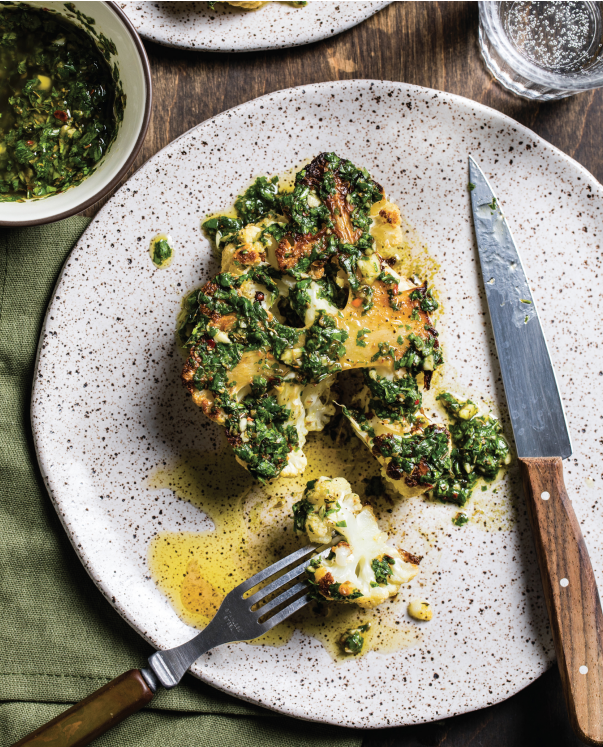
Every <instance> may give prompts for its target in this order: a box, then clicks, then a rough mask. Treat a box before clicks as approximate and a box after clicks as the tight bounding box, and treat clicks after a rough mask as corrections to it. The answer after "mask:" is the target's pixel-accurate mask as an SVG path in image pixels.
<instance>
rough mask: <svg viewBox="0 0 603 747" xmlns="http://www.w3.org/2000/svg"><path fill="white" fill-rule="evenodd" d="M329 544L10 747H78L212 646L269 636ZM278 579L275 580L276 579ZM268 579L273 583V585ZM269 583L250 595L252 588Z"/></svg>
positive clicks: (232, 598) (276, 567) (304, 600)
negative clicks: (192, 634)
mask: <svg viewBox="0 0 603 747" xmlns="http://www.w3.org/2000/svg"><path fill="white" fill-rule="evenodd" d="M332 544H333V541H331V542H329V543H328V544H324V545H322V546H318V545H315V544H313V545H307V546H306V547H302V548H301V549H299V550H296V551H295V552H292V553H291V554H290V555H287V557H285V558H282V559H281V560H278V561H277V562H276V563H273V564H272V565H270V566H268V568H264V570H263V571H260V572H259V573H256V574H255V575H253V576H251V578H248V579H247V580H246V581H243V583H242V584H239V585H238V586H236V587H235V588H234V589H233V590H232V591H231V592H229V593H228V594H227V595H226V596H225V597H224V600H223V602H222V604H221V605H220V608H219V609H218V611H217V613H216V615H215V617H214V618H213V619H212V621H211V622H210V623H209V625H207V627H206V628H204V629H203V630H202V631H201V632H200V633H198V634H197V635H196V636H195V637H194V638H191V640H190V641H187V642H186V643H183V644H182V645H180V646H176V647H175V648H171V649H168V650H166V651H156V652H155V653H154V654H152V656H150V657H149V660H148V667H146V668H143V669H131V670H130V671H129V672H125V673H124V674H122V675H120V676H119V677H116V678H115V679H114V680H112V681H111V682H109V683H108V684H106V685H105V686H104V687H101V688H100V690H96V691H95V692H93V693H92V694H91V695H89V696H88V697H87V698H85V699H84V700H82V701H81V702H80V703H76V705H74V706H73V707H72V708H70V709H69V710H68V711H65V713H62V714H60V715H59V716H57V717H56V718H55V719H53V720H52V721H49V722H48V723H47V724H45V725H44V726H40V727H39V728H38V729H36V731H34V732H32V733H31V734H28V735H27V736H26V737H23V739H21V740H20V741H19V742H16V743H15V744H14V745H13V747H25V745H27V747H34V746H35V747H42V745H44V747H82V745H85V744H89V743H90V742H91V741H92V740H93V739H96V737H98V736H100V735H101V734H104V732H106V731H107V730H108V729H110V728H111V727H112V726H115V724H118V723H120V721H123V720H124V719H125V718H127V717H128V716H130V715H132V714H133V713H136V711H139V710H140V709H141V708H143V707H144V706H145V705H147V703H149V702H150V701H151V700H152V699H153V696H154V695H155V693H156V692H157V690H158V688H159V686H160V685H161V686H163V687H165V688H167V689H170V688H172V687H175V686H176V685H177V684H178V683H179V682H180V680H181V679H182V678H183V677H184V674H185V673H186V671H187V669H188V668H189V667H190V666H192V664H193V663H194V662H195V661H196V660H197V659H198V658H199V657H200V656H201V655H202V654H204V653H206V652H207V651H209V650H210V649H212V648H215V647H216V646H221V645H222V644H224V643H233V642H235V641H247V640H252V639H254V638H258V637H259V636H261V635H263V634H264V633H267V632H268V631H269V630H272V628H274V627H275V625H278V624H279V623H281V622H283V620H286V619H287V618H288V617H290V616H291V615H293V614H294V613H295V612H297V611H298V610H301V609H302V608H303V607H305V606H306V605H307V604H309V603H310V602H311V601H312V598H311V595H310V592H309V589H308V585H307V583H306V582H305V581H303V580H301V578H302V577H303V576H304V575H305V572H306V567H307V564H308V561H309V560H310V559H311V558H312V557H313V556H315V555H321V554H322V555H324V554H325V553H326V551H327V550H328V549H329V548H330V547H331V545H332ZM274 577H276V578H274ZM271 579H272V580H271ZM264 582H268V583H267V584H265V585H264V586H262V587H261V588H260V589H258V590H257V591H255V592H254V593H253V594H249V592H251V591H252V590H253V589H254V587H256V586H259V585H260V584H264Z"/></svg>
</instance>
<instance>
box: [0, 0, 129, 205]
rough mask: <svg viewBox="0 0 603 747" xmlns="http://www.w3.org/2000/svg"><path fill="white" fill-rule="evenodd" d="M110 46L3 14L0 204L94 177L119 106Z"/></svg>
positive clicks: (19, 9)
mask: <svg viewBox="0 0 603 747" xmlns="http://www.w3.org/2000/svg"><path fill="white" fill-rule="evenodd" d="M93 23H94V21H93V20H92V19H88V24H87V25H91V24H93ZM99 38H100V37H99ZM101 41H102V40H101ZM107 45H109V46H111V47H112V45H111V43H110V42H109V41H108V40H105V42H104V43H102V44H99V47H100V48H102V53H101V51H100V48H97V45H96V44H95V42H94V41H93V39H91V38H90V36H89V35H88V34H87V33H85V32H84V31H82V30H81V29H78V28H77V27H76V26H75V25H73V24H71V23H69V22H68V21H65V20H64V19H63V18H59V17H58V16H57V15H55V14H53V13H51V12H50V11H48V10H41V9H40V10H37V9H32V8H30V7H27V6H10V7H4V8H2V9H0V201H3V202H15V201H23V200H26V199H30V198H35V197H46V196H48V195H52V194H56V193H58V192H63V191H65V190H66V189H69V188H70V187H73V186H76V185H77V184H80V183H81V182H82V181H83V180H84V179H85V178H86V177H87V176H89V175H90V174H91V173H92V172H93V171H94V170H95V168H96V165H97V164H98V162H99V161H100V160H101V159H102V157H103V155H104V154H105V153H106V152H107V150H108V149H109V147H110V146H111V143H112V142H113V140H114V138H115V136H116V133H117V128H118V121H119V119H120V118H121V116H122V106H123V99H122V97H121V94H120V95H119V96H117V95H116V82H115V80H114V76H115V72H116V71H114V72H113V73H112V71H111V68H110V67H109V65H108V63H107V61H106V59H105V57H109V51H113V49H111V50H108V48H107ZM103 55H104V56H103Z"/></svg>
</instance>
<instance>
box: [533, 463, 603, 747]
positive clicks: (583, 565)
mask: <svg viewBox="0 0 603 747" xmlns="http://www.w3.org/2000/svg"><path fill="white" fill-rule="evenodd" d="M519 461H520V464H521V472H522V478H523V483H524V493H525V497H526V503H527V507H528V515H529V517H530V524H531V525H532V534H533V536H534V544H535V545H536V553H537V555H538V564H539V566H540V576H541V578H542V586H543V589H544V596H545V599H546V604H547V609H548V612H549V620H550V621H551V628H552V632H553V639H554V641H555V651H556V653H557V664H558V666H559V673H560V675H561V682H562V683H563V689H564V692H565V699H566V703H567V707H568V711H569V717H570V721H571V723H572V725H573V727H574V729H575V731H576V733H577V734H578V736H579V737H580V738H581V739H583V740H584V741H585V742H586V743H587V744H594V745H601V744H603V613H602V612H601V602H600V600H599V592H598V591H597V584H596V581H595V576H594V573H593V569H592V566H591V563H590V558H589V556H588V550H587V549H586V545H585V543H584V538H583V537H582V531H581V530H580V525H579V524H578V521H577V519H576V515H575V514H574V509H573V508H572V504H571V501H570V499H569V497H568V495H567V492H566V490H565V484H564V482H563V464H562V461H561V458H560V457H552V458H546V459H542V458H539V459H520V460H519Z"/></svg>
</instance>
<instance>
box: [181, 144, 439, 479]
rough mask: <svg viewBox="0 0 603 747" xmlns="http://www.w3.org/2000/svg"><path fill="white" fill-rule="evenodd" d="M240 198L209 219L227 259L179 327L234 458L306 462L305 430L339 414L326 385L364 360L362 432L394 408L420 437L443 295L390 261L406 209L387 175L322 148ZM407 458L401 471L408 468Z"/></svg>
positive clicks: (190, 371) (193, 378)
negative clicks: (390, 196)
mask: <svg viewBox="0 0 603 747" xmlns="http://www.w3.org/2000/svg"><path fill="white" fill-rule="evenodd" d="M235 211H236V215H237V217H236V218H233V217H229V216H225V215H220V216H217V217H214V218H210V219H209V220H207V221H206V222H205V223H204V229H205V231H206V232H207V233H208V234H209V236H210V237H211V238H212V240H213V242H214V244H215V245H216V247H217V249H218V250H219V251H221V254H222V267H221V272H220V273H219V274H218V275H216V276H215V277H214V278H213V279H212V280H210V281H209V282H207V283H206V284H205V285H204V286H203V288H201V290H198V291H194V292H193V293H191V294H190V295H189V296H188V297H187V298H186V300H185V303H184V311H183V315H182V318H181V322H180V325H179V330H178V333H179V336H180V341H181V343H182V344H183V345H184V346H185V347H186V348H187V349H188V360H187V362H186V365H185V367H184V370H183V373H182V380H183V383H184V385H185V386H186V388H187V389H188V390H189V391H190V393H191V395H192V398H193V401H194V402H195V403H196V404H197V405H199V406H200V407H201V408H202V410H203V412H204V413H205V414H206V415H207V416H208V417H209V418H210V419H212V420H213V421H215V422H217V423H219V424H221V425H223V426H224V427H225V428H226V432H227V438H228V441H229V443H230V444H231V445H232V447H233V449H234V452H235V455H236V457H237V459H238V461H239V462H240V463H241V464H242V465H243V466H244V467H245V468H246V469H248V470H249V471H250V472H251V473H252V474H253V475H254V476H255V477H257V478H258V479H260V480H270V479H273V478H276V477H278V476H279V475H284V476H289V475H298V474H301V473H302V472H303V470H304V468H305V466H306V458H305V456H304V453H303V446H304V443H305V439H306V435H307V434H308V432H309V431H313V430H315V431H319V430H322V429H323V428H324V426H325V425H326V424H327V423H328V421H329V419H330V418H331V417H332V416H333V414H334V412H335V408H334V405H333V403H332V402H331V401H330V387H331V385H332V383H333V382H334V380H335V377H336V375H337V374H338V373H339V372H341V371H345V370H350V369H362V370H363V371H364V376H365V381H366V382H367V387H368V388H367V392H369V393H370V397H368V399H367V398H366V397H365V400H366V403H365V404H366V408H365V409H364V411H360V410H359V411H358V412H356V411H354V412H352V411H346V414H347V415H348V417H350V419H351V421H352V423H353V424H354V427H356V429H357V431H358V432H359V434H360V433H362V434H369V435H370V433H371V431H370V428H373V430H375V429H374V427H373V426H372V425H370V428H369V430H367V429H366V423H368V422H369V421H370V422H371V423H373V422H378V427H377V430H379V429H380V428H381V424H383V427H384V428H386V429H387V428H389V427H390V424H391V423H393V422H394V421H395V427H396V428H398V429H402V430H404V431H408V430H410V429H411V428H414V431H413V435H412V438H413V439H414V440H413V443H415V442H419V441H422V440H424V439H427V438H428V437H430V433H431V432H428V429H427V428H426V427H422V425H421V424H419V425H417V426H415V421H416V419H417V417H418V415H417V413H419V411H420V408H421V404H422V395H421V391H420V388H419V384H418V381H417V378H418V377H421V378H422V384H423V386H424V387H425V388H429V385H430V381H431V375H432V373H433V371H434V370H435V369H436V368H437V367H438V366H439V365H441V363H442V354H441V350H440V346H439V342H438V335H437V332H436V330H435V329H434V327H433V325H432V323H431V320H430V318H429V313H430V312H432V311H434V310H435V309H436V308H437V302H436V301H435V300H434V299H433V297H432V295H431V293H430V291H429V290H428V288H427V286H426V285H423V286H417V285H415V284H414V283H412V282H410V281H409V280H406V279H404V278H403V277H401V276H400V274H399V273H398V272H397V270H396V267H397V266H399V264H400V258H401V256H402V247H403V244H404V242H403V235H402V230H401V227H400V223H401V220H400V213H399V210H398V208H397V207H396V206H395V205H393V204H392V203H390V202H389V201H388V200H387V199H386V198H385V196H384V194H383V189H382V187H380V186H379V185H378V184H377V183H376V182H375V181H373V180H372V179H371V178H370V176H369V174H368V173H367V171H366V170H365V169H359V168H357V167H356V166H354V165H353V164H352V163H350V162H349V161H346V160H343V159H341V158H339V157H338V156H336V155H335V154H334V153H322V154H321V155H320V156H318V157H317V158H315V159H314V160H313V161H312V162H311V163H310V164H309V165H308V166H306V167H305V168H303V169H301V170H300V171H299V172H298V174H297V175H296V178H295V184H294V187H293V189H292V190H291V191H279V188H278V179H277V178H276V177H274V178H272V179H270V180H269V179H267V178H266V177H259V178H258V179H257V180H256V181H255V183H254V184H253V185H252V186H251V187H250V188H249V189H248V190H247V191H246V192H245V194H243V195H241V196H239V197H238V198H237V200H236V202H235ZM367 408H368V409H367ZM421 423H422V421H421ZM363 428H364V430H363ZM442 429H443V427H442ZM443 431H445V429H443V430H442V432H443ZM438 433H440V431H438ZM362 437H363V440H364V441H365V442H367V445H369V447H370V448H371V449H372V450H373V451H374V444H373V443H368V441H367V437H365V436H362ZM432 440H433V439H432ZM405 465H406V462H405V463H404V465H403V464H402V463H401V462H400V464H398V473H399V475H400V476H402V475H403V474H404V475H405V476H406V477H408V478H409V479H411V478H412V474H411V473H410V472H409V473H405V472H403V469H404V466H405ZM408 467H409V469H410V468H411V466H410V462H408ZM415 468H416V465H414V464H413V465H412V469H413V470H415V472H416V469H415ZM417 469H419V471H421V470H422V469H423V467H422V466H419V467H418V468H417ZM389 472H390V474H389V476H390V478H392V477H393V467H392V468H390V469H389ZM429 485H431V483H429V481H428V480H423V481H418V482H416V483H415V487H419V486H420V488H421V490H422V491H424V490H427V489H428V486H429Z"/></svg>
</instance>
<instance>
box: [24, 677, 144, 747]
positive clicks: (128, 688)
mask: <svg viewBox="0 0 603 747" xmlns="http://www.w3.org/2000/svg"><path fill="white" fill-rule="evenodd" d="M153 695H154V692H153V691H152V690H151V688H150V687H149V686H148V685H147V683H146V682H145V680H144V678H143V676H142V674H141V673H140V670H139V669H131V670H130V671H129V672H126V673H125V674H122V675H120V676H119V677H116V678H115V679H114V680H111V682H109V683H108V684H106V685H105V686H104V687H101V688H100V690H96V692H93V693H92V695H89V696H88V697H87V698H86V699H85V700H82V701H81V702H80V703H77V704H76V705H74V706H73V708H70V709H69V710H68V711H65V713H62V714H61V715H60V716H57V717H56V718H55V719H53V720H52V721H49V722H48V723H47V724H45V725H44V726H40V728H39V729H36V730H35V731H34V732H32V733H31V734H29V735H28V736H26V737H23V739H21V740H20V741H19V742H16V743H15V744H14V745H13V747H25V745H27V747H34V745H35V747H42V746H44V747H82V745H85V744H88V743H89V742H91V741H92V740H93V739H96V737H98V736H100V735H101V734H104V733H105V732H106V731H107V730H108V729H110V728H111V727H112V726H115V724H118V723H119V722H120V721H123V720H124V719H125V718H127V717H128V716H130V715H131V714H132V713H136V711H139V710H140V709H141V708H142V707H143V706H145V705H146V704H147V703H149V702H150V701H151V699H152V698H153Z"/></svg>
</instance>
